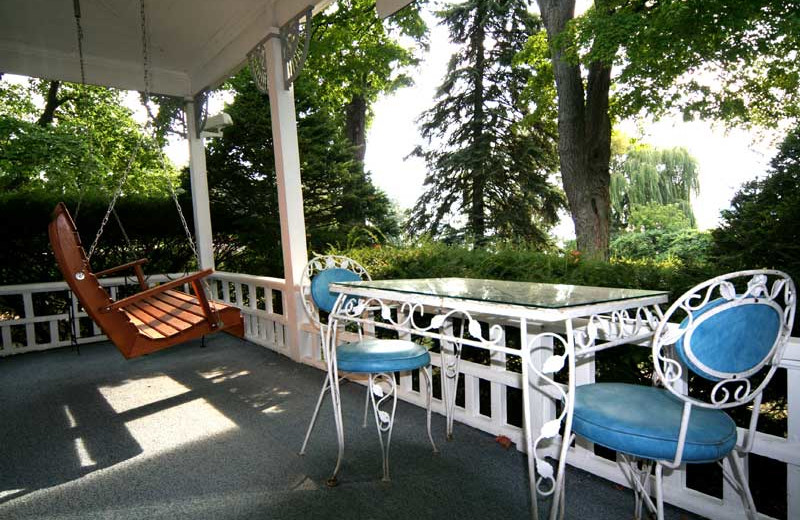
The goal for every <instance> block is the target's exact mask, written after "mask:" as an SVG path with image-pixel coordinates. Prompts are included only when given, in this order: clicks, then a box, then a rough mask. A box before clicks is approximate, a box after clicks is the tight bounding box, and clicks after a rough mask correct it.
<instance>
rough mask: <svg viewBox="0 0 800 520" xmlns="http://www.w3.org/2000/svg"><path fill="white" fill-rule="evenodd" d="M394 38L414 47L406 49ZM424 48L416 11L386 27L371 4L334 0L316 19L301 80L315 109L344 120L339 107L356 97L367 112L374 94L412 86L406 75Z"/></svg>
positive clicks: (390, 21) (423, 30)
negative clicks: (363, 104)
mask: <svg viewBox="0 0 800 520" xmlns="http://www.w3.org/2000/svg"><path fill="white" fill-rule="evenodd" d="M398 37H404V38H406V41H410V42H413V44H414V45H413V47H410V48H407V47H404V46H403V45H401V44H400V43H399V42H398ZM426 47H427V27H426V25H425V23H424V22H423V21H422V19H421V18H420V16H419V11H418V10H417V9H413V8H408V9H403V10H401V11H400V12H399V13H397V14H396V15H394V16H392V17H391V18H390V19H388V20H387V22H386V24H385V25H384V23H382V22H381V20H380V19H379V18H378V16H377V13H376V11H375V2H374V1H373V0H338V1H337V2H336V3H335V5H334V6H333V7H331V8H329V9H327V10H325V11H324V12H323V13H321V14H318V15H315V16H314V20H313V33H312V36H311V46H310V49H309V53H308V59H307V60H306V64H305V68H304V69H303V72H302V75H301V77H305V79H306V80H308V81H307V85H306V88H309V89H313V91H314V92H313V96H314V99H315V103H314V104H315V106H316V107H317V108H319V109H322V108H323V107H327V108H328V109H329V110H330V111H331V116H332V117H337V116H338V117H343V116H344V111H343V110H342V108H343V107H345V106H347V105H348V104H349V103H350V102H351V101H352V100H353V98H354V97H361V98H363V100H364V101H365V105H366V107H370V106H371V105H372V104H373V103H374V102H375V101H376V100H377V98H378V95H380V94H387V93H391V92H394V91H395V90H397V89H398V88H401V87H404V86H408V85H410V84H412V83H413V80H412V78H411V76H410V75H409V71H410V67H413V66H416V65H417V64H418V63H419V58H418V57H417V55H416V51H417V50H418V49H423V48H426ZM309 93H311V90H309Z"/></svg>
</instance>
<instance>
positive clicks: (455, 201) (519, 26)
mask: <svg viewBox="0 0 800 520" xmlns="http://www.w3.org/2000/svg"><path fill="white" fill-rule="evenodd" d="M437 15H438V16H439V17H440V18H441V19H442V22H443V23H444V24H446V25H447V26H448V28H449V31H450V39H451V41H452V42H453V43H455V44H457V45H459V46H460V48H459V49H458V51H456V53H455V54H453V56H452V57H451V58H450V63H449V65H448V68H447V73H446V75H445V78H444V80H443V82H442V84H441V85H440V87H439V89H438V91H437V94H436V102H435V104H434V106H433V107H432V108H431V109H429V110H428V111H426V112H425V113H424V114H423V115H422V116H421V117H420V120H419V122H420V131H421V134H422V136H423V138H424V139H425V140H426V144H425V145H424V146H418V147H417V148H416V149H415V150H414V151H413V153H412V155H415V156H418V157H421V158H423V159H424V160H425V161H426V163H427V166H428V171H429V173H428V175H427V177H426V179H425V184H424V186H425V192H424V193H423V195H422V196H421V197H420V198H419V200H418V201H417V204H416V207H415V208H414V211H413V213H412V215H411V218H410V220H409V228H410V229H411V230H412V231H413V232H416V233H429V234H430V235H431V236H434V237H449V238H450V239H453V240H460V241H463V240H464V239H465V236H464V233H466V235H467V237H469V238H472V239H474V241H475V243H476V244H479V245H480V244H482V243H483V242H484V240H485V239H486V238H487V237H492V238H496V239H501V240H517V241H522V242H527V241H531V242H535V243H539V244H542V243H545V242H546V241H547V230H548V229H549V228H550V227H551V226H552V225H553V224H554V223H556V222H557V220H558V217H557V211H558V209H559V208H561V207H562V206H563V204H564V200H563V195H562V194H561V193H560V191H559V190H558V189H557V188H556V187H555V186H553V185H552V184H551V183H550V180H549V176H550V175H551V174H552V173H553V172H554V171H555V169H556V150H555V140H554V139H555V128H554V125H553V121H552V119H549V118H547V119H536V120H534V119H532V118H531V116H530V110H529V109H531V108H533V112H534V113H536V112H535V111H536V110H537V106H538V105H531V103H532V99H531V97H530V91H528V92H525V91H524V87H525V86H526V85H527V84H528V82H529V81H532V76H533V71H534V69H535V68H536V66H527V65H522V64H517V65H515V64H514V58H515V56H516V55H517V53H518V52H520V51H521V50H522V46H523V44H524V42H525V40H526V38H527V36H528V35H531V34H535V33H537V32H538V31H539V28H540V23H539V21H538V19H537V18H535V17H534V16H533V15H531V14H530V13H528V11H527V3H526V2H523V1H520V0H468V1H466V2H464V3H460V4H456V5H449V6H447V7H445V8H444V9H442V10H441V11H439V12H438V13H437ZM549 77H550V76H548V78H549ZM541 109H542V110H546V103H542V104H541ZM526 116H528V117H527V119H526ZM461 218H463V219H465V220H466V223H465V225H462V223H461V222H460V221H459V220H460V219H461ZM462 228H463V229H462Z"/></svg>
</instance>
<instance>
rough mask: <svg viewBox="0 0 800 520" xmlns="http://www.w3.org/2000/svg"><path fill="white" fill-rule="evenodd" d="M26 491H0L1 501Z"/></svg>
mask: <svg viewBox="0 0 800 520" xmlns="http://www.w3.org/2000/svg"><path fill="white" fill-rule="evenodd" d="M23 491H25V488H20V489H0V500H3V499H4V498H7V497H12V496H14V495H18V494H20V493H22V492H23Z"/></svg>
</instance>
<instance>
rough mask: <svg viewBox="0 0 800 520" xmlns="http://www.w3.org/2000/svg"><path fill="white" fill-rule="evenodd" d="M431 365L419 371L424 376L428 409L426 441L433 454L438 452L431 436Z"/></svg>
mask: <svg viewBox="0 0 800 520" xmlns="http://www.w3.org/2000/svg"><path fill="white" fill-rule="evenodd" d="M432 370H433V369H432V368H431V365H428V366H427V367H422V368H420V369H419V371H420V372H422V373H423V374H425V389H426V391H427V393H426V396H425V397H426V403H427V408H428V439H429V440H430V441H431V446H433V452H434V453H439V450H438V449H437V448H436V443H435V442H433V435H432V434H431V405H432V403H433V374H432V373H431V372H432Z"/></svg>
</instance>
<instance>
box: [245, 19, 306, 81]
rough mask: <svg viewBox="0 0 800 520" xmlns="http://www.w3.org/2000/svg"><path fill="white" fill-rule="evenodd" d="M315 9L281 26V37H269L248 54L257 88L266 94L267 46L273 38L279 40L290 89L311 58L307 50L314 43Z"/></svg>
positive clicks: (284, 70)
mask: <svg viewBox="0 0 800 520" xmlns="http://www.w3.org/2000/svg"><path fill="white" fill-rule="evenodd" d="M313 14H314V7H313V6H311V5H309V6H308V7H306V8H305V9H304V10H303V11H301V12H300V13H298V14H296V15H295V16H294V17H293V18H292V19H291V20H289V21H288V22H286V23H285V24H284V25H283V26H281V28H280V30H279V33H278V34H274V33H273V34H268V35H267V36H266V38H264V39H263V40H261V41H260V42H259V43H258V45H256V46H255V47H254V48H253V50H252V51H250V52H249V53H248V55H247V59H248V61H249V63H250V73H251V74H252V75H253V81H255V84H256V87H258V90H260V91H261V92H262V93H264V94H267V93H268V92H267V89H268V87H267V57H266V53H267V48H266V43H267V41H268V40H269V39H270V38H280V40H281V58H282V61H283V64H282V65H283V88H284V89H285V90H289V88H291V86H292V83H294V80H295V79H297V76H299V75H300V72H301V71H302V70H303V65H305V62H306V57H308V48H309V45H310V44H311V18H312V16H313Z"/></svg>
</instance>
